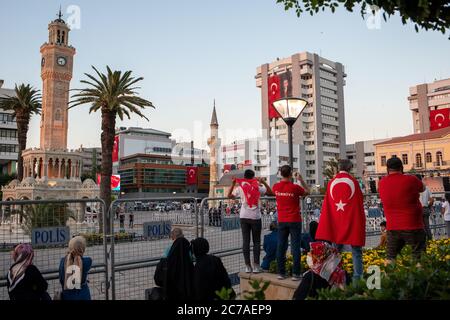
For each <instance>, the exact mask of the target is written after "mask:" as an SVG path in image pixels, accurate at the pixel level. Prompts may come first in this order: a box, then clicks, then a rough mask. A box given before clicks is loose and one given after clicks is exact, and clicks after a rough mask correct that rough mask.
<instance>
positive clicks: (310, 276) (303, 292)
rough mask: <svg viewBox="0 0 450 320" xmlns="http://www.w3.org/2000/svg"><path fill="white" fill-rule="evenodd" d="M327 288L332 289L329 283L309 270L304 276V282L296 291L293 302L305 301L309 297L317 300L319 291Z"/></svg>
mask: <svg viewBox="0 0 450 320" xmlns="http://www.w3.org/2000/svg"><path fill="white" fill-rule="evenodd" d="M325 288H330V284H329V283H328V281H327V280H325V279H324V278H322V277H321V276H319V275H317V274H315V273H314V272H312V271H311V270H308V271H306V272H305V273H304V274H303V278H302V281H301V282H300V284H299V286H298V288H297V290H295V292H294V297H293V298H292V300H305V299H306V298H307V297H311V298H316V297H317V291H318V290H319V289H325Z"/></svg>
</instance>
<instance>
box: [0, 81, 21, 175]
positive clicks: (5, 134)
mask: <svg viewBox="0 0 450 320" xmlns="http://www.w3.org/2000/svg"><path fill="white" fill-rule="evenodd" d="M15 94H16V93H15V91H14V90H13V89H6V88H3V80H0V97H5V96H6V97H12V96H15ZM18 152H19V141H18V139H17V123H16V119H15V118H13V111H11V110H3V109H0V173H2V174H15V173H16V171H17V157H18V156H19V153H18Z"/></svg>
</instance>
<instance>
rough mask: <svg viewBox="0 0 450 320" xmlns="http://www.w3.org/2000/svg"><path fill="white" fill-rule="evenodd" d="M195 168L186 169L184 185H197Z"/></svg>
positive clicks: (196, 169)
mask: <svg viewBox="0 0 450 320" xmlns="http://www.w3.org/2000/svg"><path fill="white" fill-rule="evenodd" d="M197 171H198V168H197V167H187V168H186V174H187V178H186V183H187V184H197Z"/></svg>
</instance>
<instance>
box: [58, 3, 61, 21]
mask: <svg viewBox="0 0 450 320" xmlns="http://www.w3.org/2000/svg"><path fill="white" fill-rule="evenodd" d="M61 18H62V13H61V5H59V13H58V19H61Z"/></svg>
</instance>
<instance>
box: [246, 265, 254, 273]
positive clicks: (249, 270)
mask: <svg viewBox="0 0 450 320" xmlns="http://www.w3.org/2000/svg"><path fill="white" fill-rule="evenodd" d="M252 271H253V270H252V267H251V266H245V272H246V273H252Z"/></svg>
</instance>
